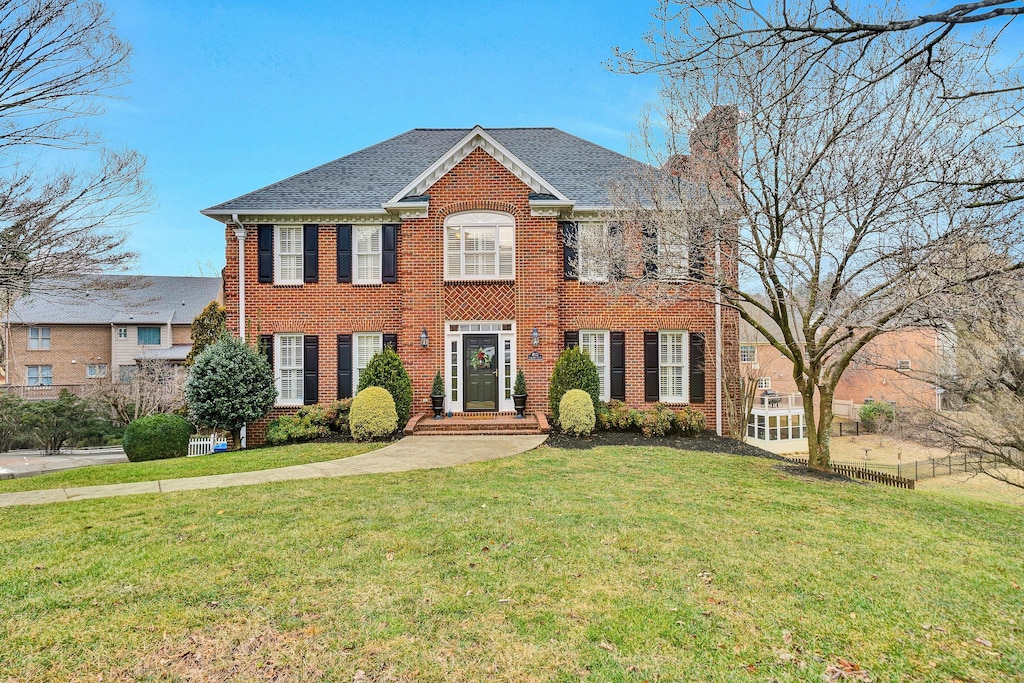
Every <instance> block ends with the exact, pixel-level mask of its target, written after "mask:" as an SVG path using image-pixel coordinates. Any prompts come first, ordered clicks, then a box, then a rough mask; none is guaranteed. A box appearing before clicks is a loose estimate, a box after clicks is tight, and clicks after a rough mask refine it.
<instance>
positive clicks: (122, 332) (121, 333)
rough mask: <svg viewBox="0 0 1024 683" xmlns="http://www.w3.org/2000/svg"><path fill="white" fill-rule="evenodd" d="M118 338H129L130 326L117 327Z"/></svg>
mask: <svg viewBox="0 0 1024 683" xmlns="http://www.w3.org/2000/svg"><path fill="white" fill-rule="evenodd" d="M117 338H118V339H127V338H128V328H127V327H119V328H117Z"/></svg>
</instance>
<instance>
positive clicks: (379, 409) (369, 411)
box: [349, 387, 398, 441]
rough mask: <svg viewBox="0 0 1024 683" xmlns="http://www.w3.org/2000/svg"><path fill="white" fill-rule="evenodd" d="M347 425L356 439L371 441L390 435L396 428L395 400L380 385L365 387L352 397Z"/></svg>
mask: <svg viewBox="0 0 1024 683" xmlns="http://www.w3.org/2000/svg"><path fill="white" fill-rule="evenodd" d="M349 427H350V428H351V429H352V438H353V439H355V440H356V441H372V440H374V439H383V438H384V437H386V436H390V435H392V434H394V433H395V430H397V429H398V412H397V411H396V410H395V400H394V399H393V398H391V394H389V393H388V392H387V390H386V389H384V388H382V387H367V388H365V389H363V390H362V391H360V392H359V393H358V394H356V397H355V398H354V399H352V409H351V410H350V411H349Z"/></svg>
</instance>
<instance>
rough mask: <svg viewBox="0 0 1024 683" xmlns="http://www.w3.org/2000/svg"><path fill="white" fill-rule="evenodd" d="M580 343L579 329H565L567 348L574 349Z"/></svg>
mask: <svg viewBox="0 0 1024 683" xmlns="http://www.w3.org/2000/svg"><path fill="white" fill-rule="evenodd" d="M579 345H580V331H579V330H566V331H565V348H567V349H574V348H576V347H577V346H579Z"/></svg>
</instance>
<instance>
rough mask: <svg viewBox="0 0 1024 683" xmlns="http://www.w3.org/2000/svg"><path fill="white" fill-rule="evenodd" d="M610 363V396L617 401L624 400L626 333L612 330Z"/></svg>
mask: <svg viewBox="0 0 1024 683" xmlns="http://www.w3.org/2000/svg"><path fill="white" fill-rule="evenodd" d="M609 336H610V337H611V347H612V348H611V365H612V368H611V369H612V386H611V393H610V395H611V397H612V398H613V399H615V400H618V401H625V400H626V333H625V332H612V333H611V334H610V335H609Z"/></svg>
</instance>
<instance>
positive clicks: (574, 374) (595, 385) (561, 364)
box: [548, 347, 601, 423]
mask: <svg viewBox="0 0 1024 683" xmlns="http://www.w3.org/2000/svg"><path fill="white" fill-rule="evenodd" d="M570 389H580V390H582V391H585V392H586V393H587V394H589V395H590V400H591V403H592V406H591V407H592V409H593V412H594V414H595V415H596V414H597V413H598V412H599V411H600V409H601V384H600V380H598V377H597V366H596V365H594V361H592V360H590V356H589V355H587V352H586V351H583V350H582V349H580V348H579V347H571V348H568V349H565V350H564V351H562V353H560V354H559V355H558V360H556V361H555V369H554V372H552V374H551V384H550V386H549V387H548V407H549V408H550V409H551V417H552V418H553V419H554V420H555V422H558V423H561V421H560V420H559V416H558V411H559V405H560V404H561V402H562V396H564V395H565V393H566V392H567V391H569V390H570Z"/></svg>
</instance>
